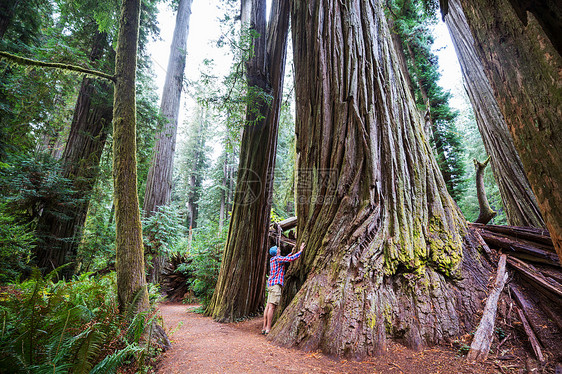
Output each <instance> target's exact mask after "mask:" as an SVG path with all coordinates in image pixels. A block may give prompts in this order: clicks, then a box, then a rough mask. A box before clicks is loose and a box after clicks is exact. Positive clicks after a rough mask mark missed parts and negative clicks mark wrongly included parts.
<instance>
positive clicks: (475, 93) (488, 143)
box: [445, 0, 544, 227]
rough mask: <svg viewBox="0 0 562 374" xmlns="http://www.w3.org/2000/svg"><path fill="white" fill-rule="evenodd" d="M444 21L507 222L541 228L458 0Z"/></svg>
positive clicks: (452, 1)
mask: <svg viewBox="0 0 562 374" xmlns="http://www.w3.org/2000/svg"><path fill="white" fill-rule="evenodd" d="M445 23H446V24H447V27H448V28H449V32H450V33H451V38H452V40H453V44H454V46H455V50H456V51H457V56H458V58H459V62H460V65H461V71H462V75H463V82H464V86H465V88H466V91H467V92H468V97H469V98H470V102H471V103H472V107H473V108H474V114H475V117H476V123H477V125H478V130H480V134H481V136H482V140H483V142H484V147H485V148H486V152H487V153H488V154H489V155H490V156H492V161H491V166H492V172H493V173H494V177H495V179H496V183H497V184H498V187H499V189H500V194H501V198H502V202H503V205H504V207H505V210H506V214H507V221H508V222H509V224H510V225H512V226H533V227H544V220H543V218H542V216H541V213H540V210H539V207H538V205H537V200H536V199H535V195H534V194H533V191H532V189H531V186H530V185H529V181H528V180H527V176H526V175H525V171H524V170H523V165H522V164H521V159H520V158H519V155H518V154H517V151H516V149H515V146H514V145H513V139H512V137H511V134H510V133H509V130H508V128H507V124H506V122H505V119H504V117H503V115H502V113H501V111H500V108H499V107H498V104H497V102H496V98H495V97H494V94H493V92H492V87H491V86H490V83H489V81H488V78H487V77H486V75H485V74H484V69H483V67H482V63H481V62H480V60H479V59H478V56H477V54H476V50H475V45H474V39H473V37H472V34H471V33H470V29H469V27H468V24H467V22H466V18H465V16H464V13H463V11H462V8H461V5H460V2H459V0H449V13H448V14H447V16H445Z"/></svg>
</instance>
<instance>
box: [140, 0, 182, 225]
mask: <svg viewBox="0 0 562 374" xmlns="http://www.w3.org/2000/svg"><path fill="white" fill-rule="evenodd" d="M192 2H193V0H181V1H180V3H179V6H178V13H177V15H176V26H175V28H174V36H173V39H172V45H171V47H170V60H169V62H168V70H167V72H166V81H165V82H164V89H163V92H162V102H161V104H160V113H161V114H162V116H164V117H165V123H163V124H162V130H161V131H160V132H159V133H158V135H157V139H156V144H155V146H154V150H153V153H152V162H151V164H150V169H149V171H148V177H147V181H146V192H145V198H144V214H145V216H147V217H149V216H150V215H152V213H153V212H155V211H157V210H158V208H159V207H160V206H163V205H167V204H168V203H169V202H170V197H171V194H172V166H173V161H174V152H175V150H176V135H177V130H178V114H179V110H180V98H181V91H182V87H183V77H184V70H185V59H186V53H185V48H186V45H187V36H188V34H189V19H190V17H191V4H192Z"/></svg>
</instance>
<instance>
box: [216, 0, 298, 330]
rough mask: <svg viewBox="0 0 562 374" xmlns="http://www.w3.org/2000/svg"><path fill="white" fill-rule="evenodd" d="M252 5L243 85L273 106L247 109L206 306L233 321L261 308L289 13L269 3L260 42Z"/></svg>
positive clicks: (258, 7)
mask: <svg viewBox="0 0 562 374" xmlns="http://www.w3.org/2000/svg"><path fill="white" fill-rule="evenodd" d="M252 5H253V6H252V10H251V14H252V16H251V25H250V26H251V28H252V29H254V30H255V31H256V32H258V33H259V34H260V36H259V37H258V38H256V39H255V40H254V57H253V58H252V59H251V60H250V61H249V62H248V64H247V76H248V86H249V87H254V90H255V89H256V88H257V89H259V90H262V91H265V93H267V94H269V95H272V96H273V102H272V103H270V104H268V103H266V102H265V101H263V99H260V101H258V102H256V103H253V104H250V105H251V106H252V107H249V108H248V109H247V117H246V118H247V123H248V124H247V125H246V126H245V127H244V133H243V135H242V142H241V149H240V164H239V168H238V180H237V182H236V193H235V194H234V207H233V210H232V217H231V219H230V228H229V231H228V238H227V242H226V247H225V250H224V255H223V259H222V264H221V270H220V274H219V278H218V281H217V286H216V288H215V292H214V294H213V298H212V300H211V303H210V304H209V307H208V308H207V312H208V313H209V314H210V315H212V316H213V318H215V319H216V320H218V321H233V320H236V319H237V318H240V317H245V316H248V315H250V314H252V313H255V312H257V311H258V310H259V308H261V307H262V306H263V301H264V300H263V298H264V293H265V271H266V259H267V249H266V246H267V232H268V228H269V220H270V211H271V193H272V184H273V170H274V167H275V154H276V150H277V129H278V125H279V112H280V108H281V100H282V96H283V94H282V89H283V75H284V69H285V56H286V46H287V34H288V27H289V9H288V2H287V1H282V0H281V1H274V4H273V7H272V10H271V21H270V27H269V32H268V34H267V38H266V34H265V27H266V18H265V11H266V7H265V1H264V0H257V1H254V2H253V4H252ZM266 39H267V46H266ZM266 51H267V52H268V53H267V54H266ZM268 73H269V77H270V80H268ZM260 117H261V118H260Z"/></svg>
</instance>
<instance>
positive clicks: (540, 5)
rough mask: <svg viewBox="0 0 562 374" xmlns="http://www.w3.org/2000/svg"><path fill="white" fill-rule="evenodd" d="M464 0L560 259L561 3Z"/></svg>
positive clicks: (486, 70)
mask: <svg viewBox="0 0 562 374" xmlns="http://www.w3.org/2000/svg"><path fill="white" fill-rule="evenodd" d="M444 3H446V4H447V2H446V1H445V2H444ZM461 4H462V9H463V12H464V14H465V16H466V20H467V23H468V25H469V26H470V30H471V32H472V36H473V38H474V45H475V50H476V53H477V55H478V58H479V59H480V61H481V62H482V66H483V70H484V73H485V74H486V77H487V78H488V81H489V82H490V85H491V87H492V91H493V93H494V96H495V98H496V101H497V103H498V106H499V108H500V110H501V112H502V114H503V116H504V118H505V121H506V123H507V126H508V128H509V131H510V132H511V135H512V137H513V143H514V144H515V148H516V149H517V151H518V153H519V156H520V158H521V162H522V163H523V167H524V168H525V172H526V174H527V178H528V179H529V184H530V185H531V187H532V188H533V192H534V193H535V197H536V198H537V202H538V205H539V208H540V210H541V213H542V216H543V218H544V221H545V223H546V227H547V229H548V231H550V235H551V237H552V240H553V242H554V246H555V248H556V251H557V253H558V257H560V258H561V259H562V148H561V147H560V144H562V126H560V118H562V79H561V78H560V72H561V71H562V55H561V53H562V22H561V20H562V3H560V2H559V1H549V0H541V1H532V2H524V1H510V0H493V1H482V0H467V1H462V2H461ZM443 10H444V13H446V12H447V10H448V9H447V8H445V9H443Z"/></svg>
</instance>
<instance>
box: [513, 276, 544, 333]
mask: <svg viewBox="0 0 562 374" xmlns="http://www.w3.org/2000/svg"><path fill="white" fill-rule="evenodd" d="M509 289H510V291H511V294H512V295H513V296H514V299H515V302H516V303H517V305H518V306H519V309H521V310H522V311H523V313H524V314H525V317H527V321H528V322H529V324H530V326H531V328H532V329H533V332H534V333H535V336H537V337H538V339H540V340H541V342H542V343H544V340H542V339H541V334H540V328H541V327H540V326H537V325H536V324H535V323H534V321H533V318H532V315H533V309H534V307H533V305H531V303H530V302H529V301H528V300H527V298H526V297H525V296H524V295H523V291H522V290H521V289H520V288H519V287H518V286H517V285H515V284H510V285H509ZM535 313H536V311H535Z"/></svg>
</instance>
